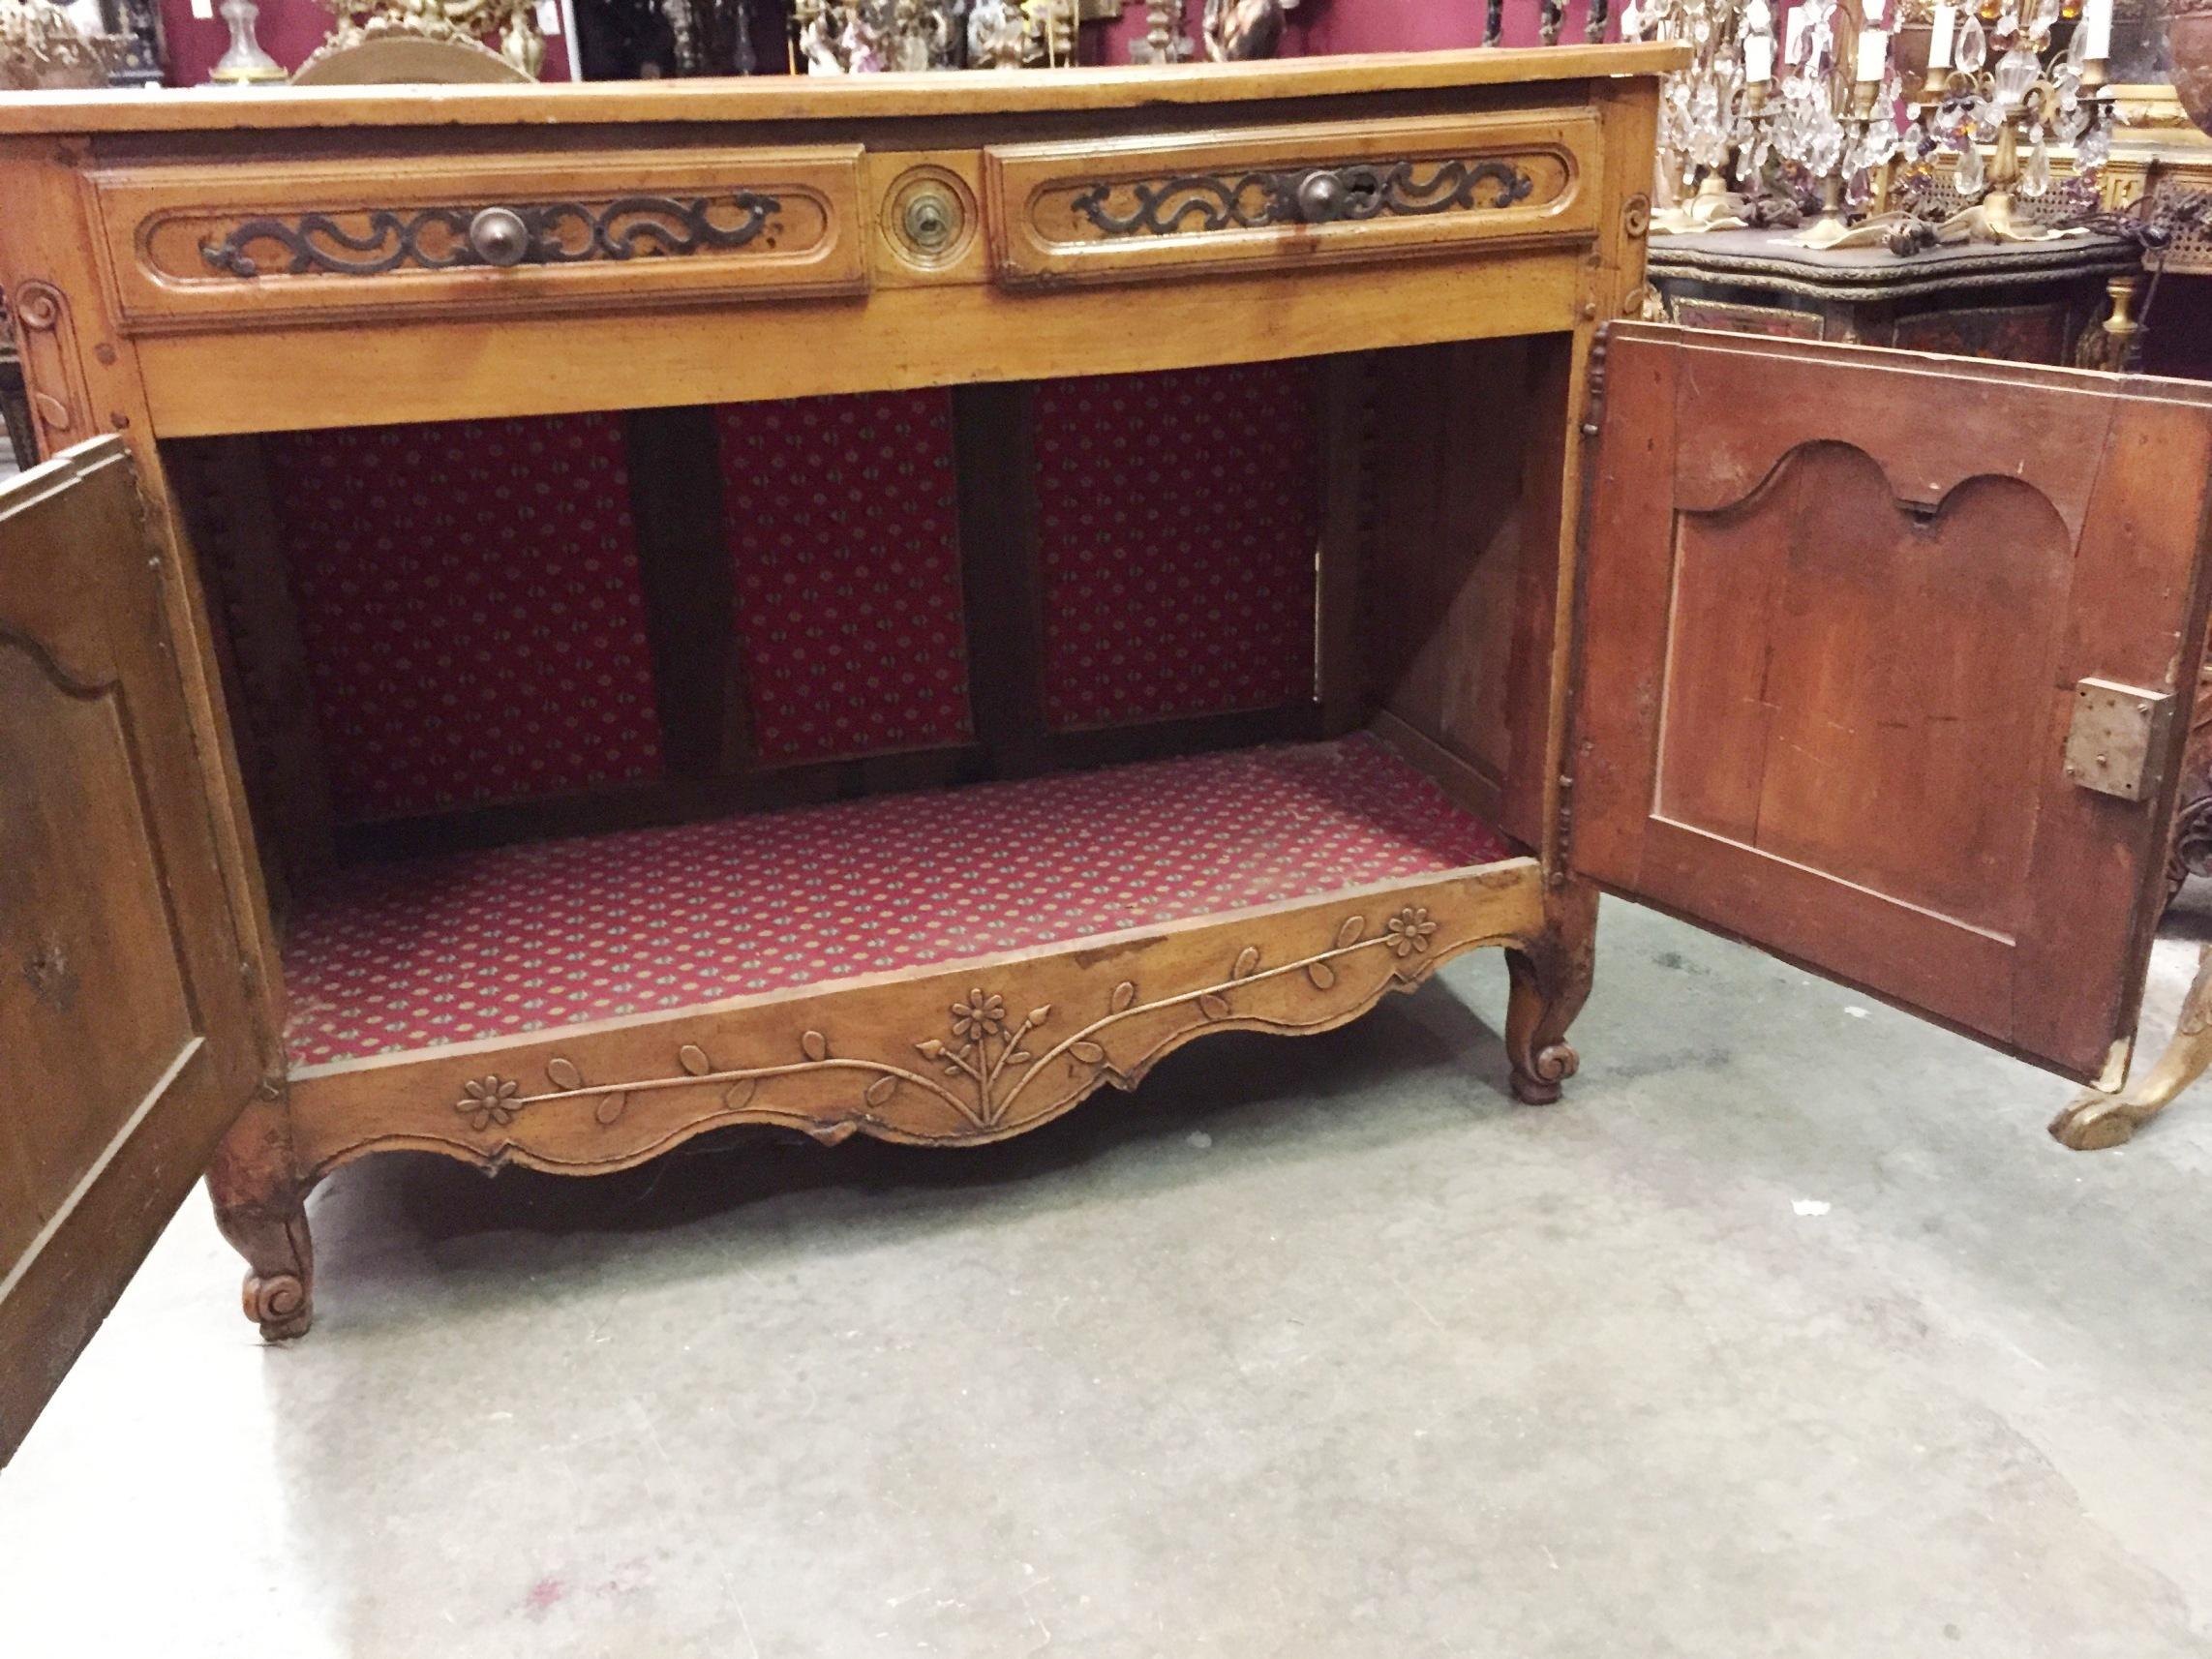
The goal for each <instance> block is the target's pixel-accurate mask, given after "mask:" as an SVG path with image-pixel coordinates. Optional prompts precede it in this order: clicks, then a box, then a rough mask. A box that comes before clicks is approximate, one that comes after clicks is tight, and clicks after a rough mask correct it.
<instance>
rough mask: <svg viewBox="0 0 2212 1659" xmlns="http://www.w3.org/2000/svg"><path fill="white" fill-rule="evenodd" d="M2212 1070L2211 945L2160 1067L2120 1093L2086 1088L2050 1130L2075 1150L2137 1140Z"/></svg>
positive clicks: (2200, 960)
mask: <svg viewBox="0 0 2212 1659" xmlns="http://www.w3.org/2000/svg"><path fill="white" fill-rule="evenodd" d="M2208 1068H2212V945H2207V946H2206V947H2205V948H2204V952H2203V954H2202V955H2201V956H2199V957H2198V958H2197V982H2196V983H2195V984H2193V985H2191V986H2190V987H2189V995H2188V996H2187V997H2186V998H2184V999H2183V1001H2182V1004H2181V1023H2180V1024H2179V1025H2177V1026H2176V1027H2174V1032H2173V1041H2170V1042H2168V1043H2167V1045H2166V1052H2165V1053H2164V1054H2161V1055H2160V1056H2159V1057H2158V1064H2157V1065H2155V1066H2153V1067H2152V1068H2151V1069H2150V1070H2149V1071H2146V1072H2144V1073H2143V1074H2142V1075H2141V1076H2140V1077H2138V1078H2136V1080H2135V1082H2134V1083H2133V1084H2131V1085H2130V1086H2129V1087H2128V1088H2126V1089H2124V1090H2122V1091H2121V1092H2120V1093H2119V1094H2117V1095H2107V1094H2105V1093H2104V1092H2103V1091H2101V1090H2097V1089H2085V1090H2083V1091H2082V1093H2081V1094H2079V1095H2078V1096H2076V1098H2075V1099H2074V1101H2072V1102H2071V1103H2070V1104H2069V1105H2068V1106H2067V1108H2066V1109H2065V1110H2064V1111H2062V1112H2060V1113H2059V1114H2058V1116H2057V1117H2055V1118H2053V1119H2051V1123H2050V1132H2051V1133H2052V1134H2053V1135H2054V1136H2056V1137H2057V1139H2058V1140H2059V1141H2060V1142H2061V1143H2062V1144H2064V1145H2067V1146H2070V1147H2072V1148H2073V1149H2074V1150H2075V1151H2076V1152H2103V1151H2104V1150H2105V1149H2106V1147H2111V1146H2118V1145H2120V1144H2121V1143H2122V1142H2124V1141H2126V1140H2128V1139H2129V1138H2130V1137H2131V1136H2133V1135H2134V1134H2135V1132H2136V1129H2137V1128H2138V1127H2139V1126H2141V1125H2143V1124H2146V1123H2148V1122H2150V1120H2151V1119H2153V1118H2155V1117H2157V1116H2158V1115H2159V1113H2161V1112H2163V1111H2165V1110H2166V1108H2167V1106H2169V1105H2171V1104H2172V1103H2173V1101H2174V1098H2175V1097H2176V1096H2177V1095H2179V1094H2180V1093H2181V1091H2182V1090H2184V1089H2186V1088H2188V1087H2189V1085H2190V1084H2192V1083H2194V1082H2196V1081H2197V1078H2199V1077H2201V1076H2203V1075H2204V1073H2205V1071H2206V1070H2207V1069H2208Z"/></svg>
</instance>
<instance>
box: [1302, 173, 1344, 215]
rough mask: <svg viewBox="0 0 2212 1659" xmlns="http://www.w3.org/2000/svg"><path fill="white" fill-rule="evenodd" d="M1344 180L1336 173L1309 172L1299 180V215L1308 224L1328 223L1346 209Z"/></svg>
mask: <svg viewBox="0 0 2212 1659" xmlns="http://www.w3.org/2000/svg"><path fill="white" fill-rule="evenodd" d="M1344 197H1345V190H1344V180H1342V179H1340V178H1338V177H1337V175H1336V174H1334V173H1327V172H1313V173H1308V174H1307V175H1306V176H1305V177H1304V178H1303V179H1301V180H1299V181H1298V217H1299V218H1301V219H1303V220H1304V221H1305V222H1306V223H1307V224H1308V225H1326V224H1327V223H1328V222H1329V221H1330V220H1332V219H1334V218H1335V217H1336V216H1337V215H1338V214H1339V213H1342V212H1343V211H1344Z"/></svg>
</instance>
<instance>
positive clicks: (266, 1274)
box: [207, 1088, 315, 1342]
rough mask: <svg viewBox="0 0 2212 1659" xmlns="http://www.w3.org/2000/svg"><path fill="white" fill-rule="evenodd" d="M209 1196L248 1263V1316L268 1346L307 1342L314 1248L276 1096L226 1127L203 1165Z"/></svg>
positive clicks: (285, 1112) (287, 1119)
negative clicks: (212, 1158)
mask: <svg viewBox="0 0 2212 1659" xmlns="http://www.w3.org/2000/svg"><path fill="white" fill-rule="evenodd" d="M207 1191H208V1193H209V1195H210V1196H212V1197H213V1198H214V1200H215V1224H216V1225H217V1226H218V1227H220V1228H222V1229H223V1236H224V1237H225V1238H227V1239H228V1240H229V1241H230V1244H231V1248H232V1249H234V1250H236V1251H237V1252H238V1253H239V1254H240V1255H242V1256H244V1257H245V1258H246V1282H245V1285H244V1287H243V1288H244V1299H245V1308H246V1317H247V1318H249V1319H251V1320H253V1321H254V1322H255V1323H256V1324H258V1325H259V1326H260V1327H261V1335H262V1336H263V1337H265V1338H266V1339H268V1340H269V1341H270V1342H282V1341H284V1340H286V1339H287V1338H290V1337H299V1336H305V1335H306V1334H307V1328H308V1326H309V1324H310V1323H312V1322H313V1320H314V1317H315V1306H314V1293H315V1247H314V1243H313V1241H312V1240H311V1239H310V1238H309V1237H308V1230H307V1208H306V1201H307V1186H306V1184H305V1183H303V1182H302V1181H301V1180H300V1179H299V1177H298V1174H297V1171H296V1168H295V1165H294V1163H293V1161H292V1144H291V1115H290V1111H289V1109H288V1106H287V1105H286V1102H285V1099H284V1096H283V1094H282V1092H281V1091H280V1090H277V1089H274V1088H272V1089H271V1090H270V1091H269V1092H268V1093H267V1094H266V1095H264V1096H263V1097H262V1098H260V1099H258V1100H256V1101H254V1103H253V1104H252V1105H250V1106H248V1107H247V1108H246V1111H245V1113H244V1115H242V1116H241V1117H240V1118H239V1119H238V1121H237V1122H236V1123H235V1124H233V1125H232V1126H231V1128H230V1132H229V1133H228V1134H227V1135H226V1136H225V1137H224V1139H223V1143H222V1144H221V1145H220V1146H218V1147H217V1148H216V1150H215V1161H213V1162H212V1163H210V1164H209V1165H208V1166H207Z"/></svg>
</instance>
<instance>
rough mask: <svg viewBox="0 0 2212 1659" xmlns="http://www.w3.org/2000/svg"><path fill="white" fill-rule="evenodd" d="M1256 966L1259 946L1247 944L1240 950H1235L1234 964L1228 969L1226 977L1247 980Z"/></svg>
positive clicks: (1257, 964)
mask: <svg viewBox="0 0 2212 1659" xmlns="http://www.w3.org/2000/svg"><path fill="white" fill-rule="evenodd" d="M1258 966H1259V947H1258V946H1257V945H1247V946H1246V947H1245V948H1244V949H1243V950H1240V951H1238V952H1237V956H1236V966H1235V967H1233V968H1231V969H1230V970H1229V974H1228V977H1229V978H1230V979H1232V980H1249V979H1251V978H1252V976H1253V973H1254V971H1255V970H1257V969H1258Z"/></svg>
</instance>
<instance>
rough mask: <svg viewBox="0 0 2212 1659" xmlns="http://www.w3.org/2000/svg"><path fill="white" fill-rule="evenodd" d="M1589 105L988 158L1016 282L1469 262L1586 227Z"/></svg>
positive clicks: (1015, 149) (1003, 261)
mask: <svg viewBox="0 0 2212 1659" xmlns="http://www.w3.org/2000/svg"><path fill="white" fill-rule="evenodd" d="M1597 144H1598V130H1597V121H1596V118H1595V116H1594V115H1592V114H1591V112H1589V111H1587V110H1563V111H1562V110H1550V111H1544V112H1541V113H1535V114H1519V113H1516V114H1511V115H1504V116H1439V117H1432V118H1423V119H1418V120H1405V121H1361V122H1347V123H1340V124H1333V125H1325V126H1322V125H1317V126H1306V127H1282V128H1269V129H1260V130H1256V131H1253V132H1249V133H1239V134H1236V135H1235V136H1225V137H1221V138H1210V139H1199V140H1193V139H1191V138H1188V137H1175V138H1133V139H1125V140H1112V141H1107V142H1103V143H1072V144H1070V143H1053V144H1000V145H993V146H991V147H990V148H989V149H987V150H985V153H984V168H985V191H986V195H987V197H988V213H989V218H990V231H991V245H992V255H993V258H994V260H995V262H996V265H997V270H998V276H999V280H1000V281H1001V282H1003V283H1007V284H1009V285H1013V286H1022V285H1027V284H1047V283H1057V282H1114V281H1122V280H1127V279H1131V278H1142V277H1146V276H1151V275H1154V274H1159V275H1163V276H1165V275H1170V274H1173V273H1176V272H1189V271H1197V270H1209V269H1233V268H1237V267H1249V266H1256V265H1257V266H1265V265H1297V264H1303V263H1306V262H1309V261H1312V260H1329V259H1346V258H1350V259H1358V258H1382V257H1405V256H1417V255H1421V254H1453V253H1465V252H1468V251H1470V250H1473V249H1476V248H1478V247H1481V246H1485V245H1489V244H1494V243H1500V244H1501V243H1509V242H1513V241H1518V240H1525V239H1529V238H1542V237H1570V236H1587V235H1589V234H1591V232H1592V231H1593V230H1594V229H1595V227H1596V202H1595V199H1594V193H1592V192H1591V191H1590V190H1588V189H1586V188H1585V185H1584V180H1585V177H1586V175H1587V174H1589V173H1591V172H1592V171H1593V170H1594V164H1595V162H1596V158H1597Z"/></svg>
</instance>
